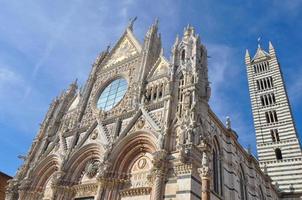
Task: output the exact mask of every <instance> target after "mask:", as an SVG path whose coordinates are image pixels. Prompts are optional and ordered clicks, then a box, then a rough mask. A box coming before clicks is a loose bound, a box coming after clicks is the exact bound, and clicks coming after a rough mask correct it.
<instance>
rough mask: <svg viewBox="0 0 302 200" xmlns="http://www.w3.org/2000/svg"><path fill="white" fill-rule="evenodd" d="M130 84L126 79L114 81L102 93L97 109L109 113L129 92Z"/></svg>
mask: <svg viewBox="0 0 302 200" xmlns="http://www.w3.org/2000/svg"><path fill="white" fill-rule="evenodd" d="M127 87H128V83H127V81H126V79H124V78H120V79H116V80H114V81H112V82H111V83H110V84H109V85H108V86H107V87H106V88H105V89H104V90H103V92H102V94H101V96H100V98H99V100H98V102H97V107H98V108H99V109H102V110H104V111H108V110H110V109H111V108H113V107H114V106H115V105H116V104H118V103H119V102H120V101H121V100H122V98H123V96H124V95H125V93H126V91H127Z"/></svg>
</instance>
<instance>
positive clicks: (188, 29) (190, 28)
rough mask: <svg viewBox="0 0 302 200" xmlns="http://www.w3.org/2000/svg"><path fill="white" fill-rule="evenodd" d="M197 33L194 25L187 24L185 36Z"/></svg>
mask: <svg viewBox="0 0 302 200" xmlns="http://www.w3.org/2000/svg"><path fill="white" fill-rule="evenodd" d="M194 34H195V29H194V27H193V26H191V25H190V24H188V25H187V27H186V28H184V38H188V37H190V36H191V35H194Z"/></svg>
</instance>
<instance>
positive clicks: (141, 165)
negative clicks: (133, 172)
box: [137, 158, 147, 169]
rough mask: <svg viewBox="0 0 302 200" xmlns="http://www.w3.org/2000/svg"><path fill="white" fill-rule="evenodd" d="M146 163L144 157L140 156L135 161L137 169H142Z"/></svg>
mask: <svg viewBox="0 0 302 200" xmlns="http://www.w3.org/2000/svg"><path fill="white" fill-rule="evenodd" d="M146 164H147V160H146V158H141V159H140V160H139V161H138V163H137V165H138V168H139V169H143V168H144V167H145V166H146Z"/></svg>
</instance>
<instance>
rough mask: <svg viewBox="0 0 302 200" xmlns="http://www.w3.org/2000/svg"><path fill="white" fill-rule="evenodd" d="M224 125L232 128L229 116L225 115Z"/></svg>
mask: <svg viewBox="0 0 302 200" xmlns="http://www.w3.org/2000/svg"><path fill="white" fill-rule="evenodd" d="M225 125H226V128H227V129H229V130H230V129H232V126H231V119H230V117H229V116H227V117H226V122H225Z"/></svg>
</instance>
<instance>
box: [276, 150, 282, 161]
mask: <svg viewBox="0 0 302 200" xmlns="http://www.w3.org/2000/svg"><path fill="white" fill-rule="evenodd" d="M275 154H276V158H277V160H282V152H281V149H279V148H276V149H275Z"/></svg>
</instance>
